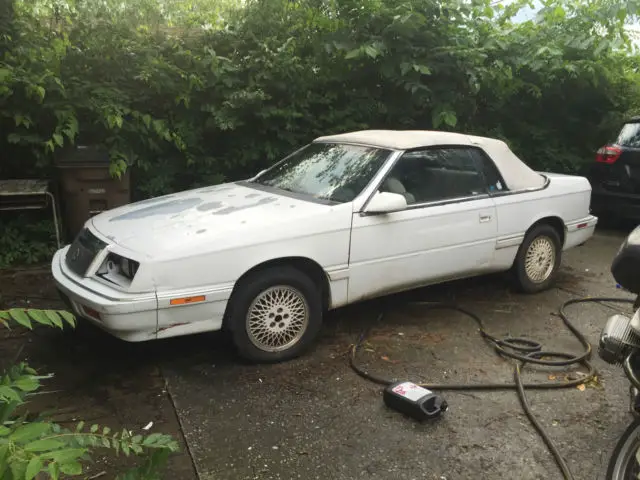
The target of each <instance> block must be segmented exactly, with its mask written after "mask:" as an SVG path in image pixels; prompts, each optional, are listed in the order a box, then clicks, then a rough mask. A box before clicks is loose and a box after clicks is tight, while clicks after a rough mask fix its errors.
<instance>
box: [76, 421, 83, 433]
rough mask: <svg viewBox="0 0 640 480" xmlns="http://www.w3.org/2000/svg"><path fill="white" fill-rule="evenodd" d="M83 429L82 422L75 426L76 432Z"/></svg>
mask: <svg viewBox="0 0 640 480" xmlns="http://www.w3.org/2000/svg"><path fill="white" fill-rule="evenodd" d="M83 428H84V422H83V421H81V422H78V425H77V426H76V432H81V431H82V429H83Z"/></svg>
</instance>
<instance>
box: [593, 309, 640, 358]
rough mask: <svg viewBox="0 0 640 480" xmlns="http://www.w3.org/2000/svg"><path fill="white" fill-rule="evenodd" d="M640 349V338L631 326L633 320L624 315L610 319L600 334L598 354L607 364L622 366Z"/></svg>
mask: <svg viewBox="0 0 640 480" xmlns="http://www.w3.org/2000/svg"><path fill="white" fill-rule="evenodd" d="M638 347H640V336H639V335H638V334H637V333H636V332H635V331H634V329H633V328H632V326H631V319H630V318H629V317H626V316H624V315H614V316H612V317H610V318H609V320H608V321H607V324H606V325H605V327H604V328H603V329H602V333H601V334H600V345H599V348H598V353H599V354H600V358H602V359H603V360H604V361H605V362H607V363H611V364H614V365H618V364H622V362H623V361H624V359H625V358H627V356H628V355H629V354H630V353H631V352H632V351H633V350H634V349H636V348H638Z"/></svg>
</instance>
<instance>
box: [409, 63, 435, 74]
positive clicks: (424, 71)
mask: <svg viewBox="0 0 640 480" xmlns="http://www.w3.org/2000/svg"><path fill="white" fill-rule="evenodd" d="M413 69H414V70H415V71H416V72H420V73H421V74H423V75H431V69H430V68H429V67H427V66H426V65H413Z"/></svg>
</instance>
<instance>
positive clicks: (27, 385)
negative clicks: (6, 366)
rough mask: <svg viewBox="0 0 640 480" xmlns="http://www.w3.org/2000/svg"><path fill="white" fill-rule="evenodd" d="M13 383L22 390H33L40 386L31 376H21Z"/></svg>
mask: <svg viewBox="0 0 640 480" xmlns="http://www.w3.org/2000/svg"><path fill="white" fill-rule="evenodd" d="M13 384H14V385H15V386H16V387H17V388H19V389H20V390H22V391H23V392H34V391H36V390H37V389H38V388H39V387H40V382H38V381H37V380H36V379H35V378H33V377H21V378H19V379H18V380H16V381H14V382H13Z"/></svg>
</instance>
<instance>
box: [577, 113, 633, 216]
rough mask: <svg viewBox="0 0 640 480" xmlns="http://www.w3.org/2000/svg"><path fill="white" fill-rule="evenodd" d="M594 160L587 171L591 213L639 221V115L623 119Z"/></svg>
mask: <svg viewBox="0 0 640 480" xmlns="http://www.w3.org/2000/svg"><path fill="white" fill-rule="evenodd" d="M595 160H596V161H595V163H594V164H593V165H592V167H591V169H590V171H589V173H588V177H589V181H590V182H591V187H592V189H593V191H592V195H591V210H592V211H593V213H594V215H597V216H600V217H602V218H603V219H604V218H619V219H628V220H635V221H640V116H639V117H633V118H632V119H630V120H629V121H627V122H626V123H625V124H624V125H623V126H622V129H621V130H620V133H619V134H618V138H617V139H616V140H615V142H613V143H610V144H607V145H605V146H604V147H602V148H600V149H599V150H598V152H597V153H596V159H595Z"/></svg>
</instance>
